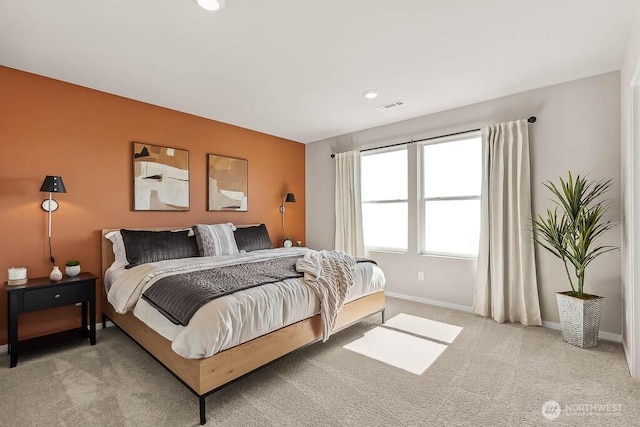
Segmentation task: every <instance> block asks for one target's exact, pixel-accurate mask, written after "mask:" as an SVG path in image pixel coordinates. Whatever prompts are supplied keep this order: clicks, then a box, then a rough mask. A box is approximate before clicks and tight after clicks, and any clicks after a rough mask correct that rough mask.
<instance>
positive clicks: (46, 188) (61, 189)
mask: <svg viewBox="0 0 640 427" xmlns="http://www.w3.org/2000/svg"><path fill="white" fill-rule="evenodd" d="M40 191H41V192H43V193H49V198H48V199H45V200H43V201H42V204H41V205H40V206H41V207H42V210H44V211H45V212H48V213H49V260H50V261H51V264H55V259H54V258H53V254H52V252H53V251H52V249H51V213H52V212H54V211H56V210H57V209H58V207H59V206H60V205H59V204H58V202H57V201H56V200H55V199H53V198H52V195H53V193H66V192H67V189H66V188H65V186H64V182H63V181H62V177H61V176H52V175H47V176H46V177H45V178H44V181H43V182H42V186H41V187H40Z"/></svg>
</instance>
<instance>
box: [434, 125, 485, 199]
mask: <svg viewBox="0 0 640 427" xmlns="http://www.w3.org/2000/svg"><path fill="white" fill-rule="evenodd" d="M422 176H423V183H422V184H423V187H422V188H423V192H424V197H453V196H479V195H480V184H481V181H482V140H481V139H480V137H475V138H471V139H463V140H459V141H452V142H443V143H441V144H433V145H424V146H423V147H422Z"/></svg>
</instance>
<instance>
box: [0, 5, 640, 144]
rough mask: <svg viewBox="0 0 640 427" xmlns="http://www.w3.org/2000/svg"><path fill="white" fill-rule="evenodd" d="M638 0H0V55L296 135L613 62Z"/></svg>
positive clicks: (467, 100)
mask: <svg viewBox="0 0 640 427" xmlns="http://www.w3.org/2000/svg"><path fill="white" fill-rule="evenodd" d="M636 5H637V0H606V1H603V0H562V1H559V0H537V1H531V0H527V1H525V0H482V1H479V0H395V1H391V0H325V1H317V0H270V1H267V0H227V5H226V8H224V9H223V10H222V11H218V12H207V11H205V10H203V9H201V8H200V7H198V6H197V5H196V3H195V2H194V1H193V0H108V1H106V0H56V1H51V0H0V64H1V65H6V66H8V67H13V68H17V69H20V70H25V71H29V72H32V73H36V74H41V75H44V76H48V77H52V78H55V79H59V80H63V81H67V82H71V83H75V84H79V85H82V86H87V87H90V88H94V89H98V90H101V91H105V92H109V93H113V94H117V95H121V96H125V97H128V98H132V99H136V100H140V101H144V102H148V103H151V104H156V105H160V106H163V107H167V108H172V109H175V110H179V111H184V112H187V113H191V114H195V115H198V116H202V117H207V118H211V119H214V120H219V121H222V122H226V123H231V124H234V125H238V126H242V127H245V128H249V129H254V130H257V131H260V132H264V133H268V134H272V135H277V136H281V137H285V138H289V139H292V140H295V141H299V142H305V143H306V142H311V141H317V140H320V139H324V138H328V137H332V136H336V135H341V134H345V133H349V132H353V131H357V130H361V129H367V128H371V127H374V126H379V125H383V124H387V123H392V122H396V121H400V120H404V119H408V118H412V117H417V116H422V115H425V114H429V113H433V112H437V111H442V110H446V109H449V108H454V107H458V106H462V105H468V104H471V103H474V102H479V101H484V100H488V99H493V98H497V97H500V96H504V95H509V94H512V93H517V92H521V91H524V90H528V89H533V88H536V87H542V86H547V85H550V84H554V83H559V82H563V81H568V80H573V79H577V78H581V77H586V76H590V75H595V74H599V73H604V72H608V71H612V70H618V69H619V68H620V66H621V60H622V54H623V50H624V47H625V46H626V42H627V35H628V32H629V29H630V26H631V18H632V15H633V14H632V13H631V12H632V11H633V9H634V8H635V7H636ZM367 89H375V90H377V91H378V92H379V93H380V96H379V97H378V98H376V99H374V100H368V99H365V98H364V97H363V96H362V92H363V91H365V90H367ZM0 96H1V94H0ZM396 100H403V101H405V102H406V105H405V106H404V107H400V108H397V109H395V110H392V111H386V112H379V111H376V109H375V107H376V106H379V105H382V104H385V103H389V102H392V101H396Z"/></svg>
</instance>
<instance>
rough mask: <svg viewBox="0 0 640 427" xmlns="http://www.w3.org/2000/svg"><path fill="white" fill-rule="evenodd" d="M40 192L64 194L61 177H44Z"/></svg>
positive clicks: (64, 189) (65, 190)
mask: <svg viewBox="0 0 640 427" xmlns="http://www.w3.org/2000/svg"><path fill="white" fill-rule="evenodd" d="M40 191H42V192H43V193H66V192H67V189H66V188H64V182H62V177H61V176H53V175H47V176H45V177H44V181H43V182H42V187H40Z"/></svg>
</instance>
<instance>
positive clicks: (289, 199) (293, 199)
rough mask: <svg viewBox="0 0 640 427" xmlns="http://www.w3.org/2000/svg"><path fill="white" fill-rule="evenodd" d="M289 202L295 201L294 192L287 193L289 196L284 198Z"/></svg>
mask: <svg viewBox="0 0 640 427" xmlns="http://www.w3.org/2000/svg"><path fill="white" fill-rule="evenodd" d="M284 201H285V202H287V203H295V201H296V196H295V194H293V193H287V198H286V199H285V200H284Z"/></svg>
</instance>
